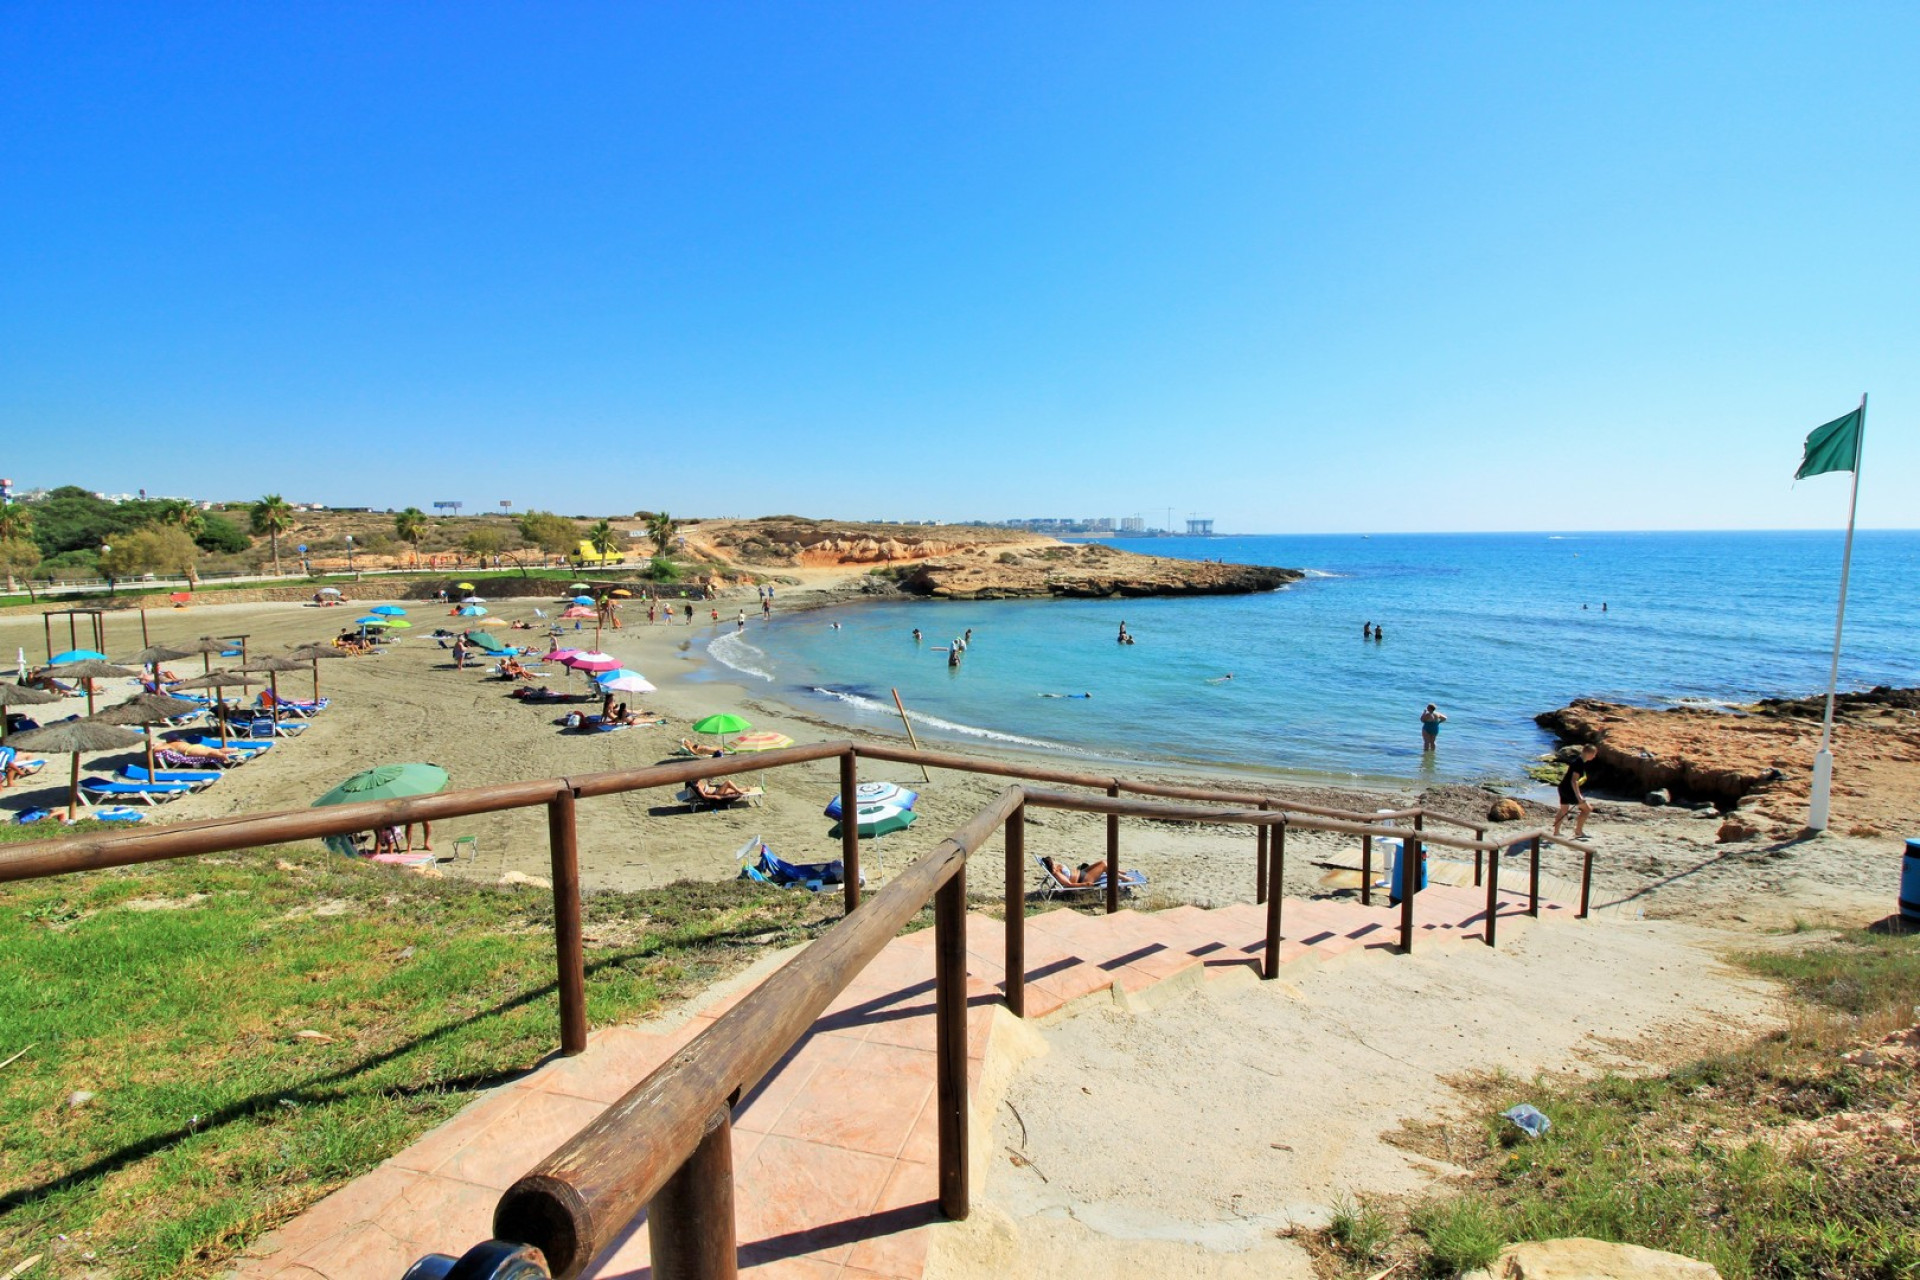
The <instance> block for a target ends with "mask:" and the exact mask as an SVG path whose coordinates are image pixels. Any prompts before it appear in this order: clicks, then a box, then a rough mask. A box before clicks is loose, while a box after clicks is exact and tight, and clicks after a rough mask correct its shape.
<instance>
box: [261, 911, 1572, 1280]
mask: <svg viewBox="0 0 1920 1280" xmlns="http://www.w3.org/2000/svg"><path fill="white" fill-rule="evenodd" d="M1506 879H1507V877H1503V881H1504V880H1506ZM1555 888H1556V889H1557V888H1559V886H1557V885H1556V886H1555ZM1415 901H1416V907H1417V910H1416V913H1415V917H1416V921H1417V936H1416V938H1415V940H1414V949H1415V951H1416V953H1426V952H1434V951H1444V950H1446V949H1447V948H1449V947H1450V946H1459V945H1474V946H1479V945H1483V943H1484V938H1485V934H1484V929H1485V927H1486V920H1485V911H1486V895H1485V891H1484V890H1481V889H1474V888H1471V887H1453V886H1449V885H1444V884H1432V885H1429V886H1428V887H1427V888H1426V889H1424V890H1422V891H1421V892H1420V893H1419V895H1418V896H1417V898H1416V900H1415ZM1540 910H1541V916H1542V917H1543V918H1547V919H1553V918H1560V919H1570V918H1571V917H1572V916H1573V914H1574V912H1573V908H1572V907H1570V906H1568V905H1566V904H1565V903H1563V902H1560V901H1553V902H1549V901H1546V900H1545V899H1543V900H1542V902H1541V904H1540ZM1498 913H1499V932H1500V934H1501V936H1506V934H1507V931H1508V930H1509V929H1510V928H1512V927H1514V926H1517V925H1520V924H1522V923H1523V922H1524V923H1531V922H1530V921H1526V898H1525V896H1524V895H1523V894H1519V893H1513V892H1507V891H1504V890H1503V892H1502V894H1501V897H1500V900H1499V906H1498ZM1283 931H1284V940H1283V942H1282V944H1281V952H1280V955H1281V961H1282V965H1283V970H1282V972H1283V975H1284V973H1285V971H1286V968H1287V967H1292V966H1299V965H1307V964H1333V963H1350V962H1354V961H1356V960H1357V961H1362V962H1364V961H1366V960H1367V958H1368V957H1374V958H1375V959H1374V961H1373V962H1375V963H1392V962H1393V961H1392V958H1391V955H1390V953H1391V952H1393V951H1396V950H1397V949H1398V947H1399V938H1400V932H1399V912H1398V910H1397V909H1396V908H1389V907H1387V906H1386V905H1385V902H1384V895H1382V899H1381V905H1378V906H1373V907H1362V906H1360V905H1359V904H1358V902H1356V901H1351V900H1339V899H1312V900H1304V901H1303V900H1300V899H1288V900H1287V901H1286V902H1285V903H1284V904H1283ZM1004 941H1005V938H1004V933H1003V932H1002V926H1001V924H1000V922H999V921H997V920H993V919H990V918H987V917H984V916H977V915H976V916H970V917H969V918H968V930H967V943H968V953H969V962H968V970H969V977H968V995H969V1003H970V1005H971V1011H970V1016H969V1026H968V1047H969V1054H970V1058H969V1064H968V1065H969V1081H970V1087H971V1089H972V1096H973V1102H974V1109H975V1123H974V1134H975V1139H976V1146H977V1147H978V1145H979V1142H980V1139H981V1138H982V1137H983V1135H985V1134H990V1132H991V1129H992V1113H993V1108H994V1107H995V1106H996V1105H997V1103H998V1098H999V1096H1000V1093H1001V1091H1002V1090H1004V1087H1005V1084H1006V1082H1007V1079H1008V1078H1009V1077H1010V1076H1011V1074H1012V1072H1013V1070H1014V1068H1015V1066H1016V1065H1017V1062H1018V1060H1019V1054H1018V1053H1017V1052H1012V1051H1009V1049H1008V1046H1009V1045H1010V1044H1011V1043H1012V1042H1013V1041H1014V1040H1016V1039H1017V1038H1018V1037H1019V1036H1021V1035H1030V1034H1031V1033H1030V1032H1028V1031H1026V1030H1025V1029H1024V1028H1023V1027H1022V1026H1021V1024H1019V1023H1018V1021H1017V1020H1016V1019H1014V1018H1012V1016H1011V1015H1010V1014H1008V1013H1007V1012H1006V1010H1005V1008H1004V1006H1003V1004H1002V1003H1001V1000H1002V997H1003V994H1004V979H1005V971H1004V969H1003V967H1002V963H1003V959H1004V956H1005V951H1004ZM932 946H933V932H932V930H930V929H929V930H925V931H922V932H919V933H913V934H908V935H905V936H903V937H900V938H896V939H895V940H894V941H893V942H892V943H890V944H889V945H888V946H887V947H886V949H885V950H884V951H882V952H881V953H880V955H879V956H878V957H877V958H876V959H875V961H874V962H873V964H871V965H869V966H868V967H867V969H866V970H865V971H864V972H863V973H862V974H861V975H860V977H859V979H858V980H857V981H856V982H855V983H854V985H853V986H851V987H850V988H848V990H847V991H846V992H844V993H842V995H841V997H840V998H839V999H838V1000H836V1001H835V1002H834V1004H833V1005H832V1006H831V1007H829V1008H828V1009H827V1011H826V1012H825V1013H824V1014H823V1015H822V1016H821V1018H820V1019H819V1020H818V1021H817V1022H816V1023H815V1024H814V1026H813V1028H812V1030H811V1031H810V1032H809V1034H808V1035H807V1036H806V1037H805V1038H803V1039H802V1040H801V1041H800V1043H798V1044H797V1045H795V1046H794V1048H793V1050H792V1052H790V1053H789V1054H788V1055H787V1057H786V1058H785V1059H784V1060H783V1061H782V1063H781V1064H780V1066H779V1067H777V1068H776V1069H775V1070H774V1071H773V1072H772V1073H771V1074H770V1075H769V1076H768V1077H767V1079H766V1080H765V1081H763V1082H762V1083H761V1085H760V1087H759V1088H758V1089H757V1090H756V1091H755V1092H754V1094H753V1095H752V1096H751V1097H749V1098H748V1099H746V1101H745V1102H744V1103H743V1104H742V1106H741V1107H740V1108H739V1109H738V1111H737V1113H736V1117H735V1128H734V1174H735V1178H734V1180H735V1187H736V1192H735V1195H736V1207H737V1213H738V1239H739V1241H740V1262H741V1270H742V1272H743V1273H745V1274H750V1275H752V1276H754V1277H756V1280H774V1278H787V1277H794V1278H798V1280H810V1278H813V1277H833V1276H840V1277H847V1278H848V1280H859V1278H862V1277H867V1278H880V1277H894V1278H896V1280H918V1278H919V1276H920V1275H921V1273H922V1271H923V1269H924V1266H925V1262H926V1256H927V1246H928V1243H929V1240H930V1238H931V1235H932V1232H933V1230H934V1226H935V1224H936V1223H937V1222H938V1220H939V1213H938V1208H937V1205H936V1203H935V1199H936V1190H937V1176H936V1171H935V1160H936V1158H937V1138H936V1132H935V1120H934V1114H933V1087H934V1050H933V1045H934V1038H933V1037H934V1021H933V958H932ZM1265 946H1266V909H1265V908H1264V907H1261V906H1255V905H1253V904H1240V905H1235V906H1229V907H1222V908H1217V909H1212V910H1207V909H1202V908H1199V907H1191V906H1183V907H1176V908H1174V909H1172V910H1168V911H1159V912H1152V913H1142V912H1137V911H1131V910H1126V911H1121V912H1119V913H1118V914H1116V915H1111V916H1107V915H1090V914H1083V913H1082V912H1079V911H1071V910H1050V911H1044V912H1043V913H1042V914H1039V915H1034V916H1030V917H1029V918H1028V920H1027V1013H1028V1017H1029V1019H1030V1020H1038V1019H1044V1018H1047V1017H1049V1016H1053V1015H1058V1014H1059V1013H1060V1012H1061V1011H1062V1010H1063V1009H1065V1008H1066V1007H1067V1006H1068V1005H1070V1004H1072V1003H1073V1002H1075V1001H1076V1000H1082V999H1086V998H1089V997H1099V998H1106V999H1114V998H1120V999H1126V1000H1130V1001H1131V1000H1139V999H1149V1000H1150V999H1151V995H1152V992H1153V989H1155V988H1160V989H1161V990H1162V991H1166V992H1170V991H1173V990H1177V989H1179V987H1180V986H1182V985H1184V984H1187V983H1192V982H1198V981H1204V980H1206V979H1207V978H1208V977H1209V976H1212V975H1217V974H1221V973H1224V972H1226V971H1228V970H1232V969H1241V970H1248V969H1252V970H1255V971H1257V967H1258V965H1259V963H1260V959H1261V957H1262V955H1263V954H1264V951H1265ZM786 958H789V957H788V956H782V957H778V958H776V963H770V964H763V965H760V966H757V967H756V969H755V970H753V971H750V972H749V973H748V974H747V975H746V976H745V977H744V979H742V980H740V981H737V982H735V983H734V984H732V985H731V989H728V990H724V991H722V992H720V993H718V994H716V995H715V996H714V997H713V998H711V999H710V1000H709V1001H708V1002H707V1004H706V1005H705V1006H704V1007H702V1008H700V1009H698V1010H697V1011H695V1012H694V1013H692V1015H691V1016H683V1017H681V1018H680V1019H678V1020H676V1021H672V1022H662V1023H656V1024H650V1025H648V1026H645V1027H609V1028H605V1029H602V1030H600V1031H597V1032H595V1033H594V1035H593V1036H592V1038H591V1041H590V1043H589V1047H588V1049H587V1051H586V1052H585V1053H584V1054H581V1055H579V1056H578V1057H574V1058H567V1059H555V1060H552V1061H550V1062H548V1063H547V1064H545V1065H544V1066H542V1067H541V1068H539V1069H538V1070H536V1071H534V1072H532V1073H530V1074H529V1075H527V1076H525V1077H524V1078H522V1079H520V1080H518V1081H515V1082H514V1083H512V1084H509V1085H506V1086H503V1087H502V1088H499V1089H496V1090H493V1091H492V1092H490V1093H488V1094H487V1095H485V1096H484V1097H482V1098H480V1099H478V1100H476V1101H475V1102H474V1103H473V1104H472V1105H471V1106H469V1107H468V1108H467V1109H466V1110H464V1111H462V1112H461V1113H460V1115H458V1116H457V1117H455V1118H454V1119H453V1120H451V1121H449V1122H448V1123H447V1124H445V1125H443V1126H441V1127H440V1128H439V1129H437V1130H435V1131H433V1132H432V1133H429V1134H427V1135H426V1136H425V1137H423V1138H421V1139H420V1140H419V1141H418V1142H416V1143H414V1144H413V1145H412V1146H411V1147H408V1148H407V1149H406V1150H404V1151H402V1152H400V1153H399V1154H397V1155H395V1156H394V1157H392V1158H391V1159H389V1160H388V1161H387V1162H386V1163H384V1164H382V1165H381V1166H380V1167H379V1168H377V1169H375V1170H373V1171H372V1172H370V1173H368V1174H366V1175H364V1176H362V1177H360V1178H358V1179H356V1180H355V1181H353V1182H352V1183H350V1184H348V1185H347V1186H345V1187H343V1188H341V1189H340V1190H338V1191H336V1192H334V1193H333V1194H332V1195H330V1196H328V1197H327V1198H326V1199H324V1200H322V1201H320V1202H319V1203H318V1204H317V1205H315V1206H314V1207H313V1208H312V1209H310V1210H309V1211H308V1212H307V1213H305V1214H304V1215H302V1216H301V1217H299V1218H296V1219H295V1220H293V1221H292V1222H290V1223H288V1224H286V1225H285V1226H284V1227H282V1228H281V1229H280V1230H278V1231H276V1232H274V1233H273V1234H272V1235H270V1236H268V1237H266V1238H264V1239H262V1240H261V1241H260V1242H258V1243H257V1244H256V1246H255V1247H254V1248H253V1249H252V1250H251V1251H250V1252H249V1254H248V1255H247V1256H246V1257H245V1258H243V1259H242V1260H241V1261H240V1262H239V1263H238V1264H237V1265H236V1266H235V1267H234V1268H233V1269H232V1271H231V1272H230V1273H229V1274H231V1275H235V1276H240V1277H247V1278H249V1280H253V1278H261V1280H264V1278H266V1277H301V1278H303V1280H313V1278H314V1277H327V1278H328V1280H397V1278H398V1277H399V1276H400V1275H401V1274H402V1273H403V1272H404V1271H405V1269H406V1268H407V1266H408V1265H410V1264H411V1263H412V1262H413V1261H414V1260H415V1259H416V1258H418V1257H420V1256H421V1255H422V1254H425V1253H434V1252H439V1253H450V1254H454V1255H458V1254H460V1253H462V1252H463V1251H465V1250H466V1249H467V1248H468V1247H469V1246H471V1245H473V1244H475V1243H477V1242H479V1241H481V1240H484V1239H486V1238H487V1237H488V1236H489V1235H490V1234H491V1228H490V1224H491V1221H492V1214H493V1205H494V1202H495V1201H496V1200H497V1199H498V1198H499V1194H500V1192H501V1191H502V1190H504V1189H505V1188H506V1187H507V1186H508V1185H510V1184H511V1183H512V1182H513V1181H514V1180H515V1179H516V1178H518V1177H519V1176H520V1174H521V1173H523V1172H525V1170H526V1169H527V1168H529V1167H530V1166H531V1165H533V1164H534V1163H535V1162H537V1161H538V1160H539V1159H540V1158H541V1157H542V1156H544V1155H545V1154H546V1153H547V1152H548V1151H550V1150H552V1149H553V1148H554V1147H556V1146H558V1145H559V1144H560V1143H561V1142H562V1141H564V1140H565V1139H567V1138H568V1137H570V1136H571V1135H572V1134H573V1133H574V1132H575V1131H576V1130H578V1129H579V1128H580V1127H581V1126H583V1125H585V1124H586V1123H587V1122H588V1121H589V1120H591V1119H593V1118H594V1117H595V1116H597V1115H598V1114H599V1113H600V1112H601V1111H602V1110H603V1109H605V1107H606V1106H607V1105H609V1104H610V1103H612V1102H613V1101H614V1100H616V1099H617V1098H619V1097H620V1096H621V1095H622V1094H624V1093H625V1092H626V1091H627V1090H628V1089H630V1088H631V1087H632V1086H633V1085H635V1084H636V1083H638V1082H639V1081H640V1080H641V1079H643V1078H644V1077H645V1076H646V1075H647V1074H648V1073H649V1072H650V1071H652V1070H653V1069H654V1068H655V1067H657V1066H658V1065H659V1064H660V1063H662V1062H664V1061H666V1060H667V1058H668V1057H670V1056H671V1055H672V1054H673V1053H674V1052H676V1051H677V1050H678V1049H679V1048H680V1047H681V1046H683V1045H684V1044H686V1043H687V1042H688V1041H689V1040H691V1039H692V1038H693V1037H694V1036H695V1035H698V1034H699V1033H700V1032H701V1031H703V1030H705V1029H706V1028H707V1027H708V1026H710V1025H712V1023H713V1021H714V1019H716V1018H718V1017H719V1016H720V1015H721V1014H723V1013H724V1012H726V1010H727V1009H729V1008H731V1007H732V1006H733V1005H734V1004H735V1003H737V1002H738V1001H739V999H740V998H741V997H742V996H744V995H745V994H746V993H747V992H748V991H750V990H752V989H753V988H754V987H755V986H756V985H757V984H758V982H759V981H761V980H763V979H764V978H765V976H766V974H767V973H770V972H772V971H773V969H775V968H777V967H778V962H784V960H785V959H786ZM981 1167H982V1162H981V1161H980V1160H979V1159H978V1158H976V1160H975V1168H976V1169H978V1168H981ZM646 1236H647V1233H646V1226H645V1223H644V1222H641V1223H639V1224H636V1226H635V1227H634V1228H633V1230H632V1231H631V1232H630V1233H629V1234H628V1236H627V1237H626V1238H625V1239H623V1240H621V1241H618V1242H617V1243H616V1244H615V1245H614V1246H613V1247H611V1248H610V1249H608V1250H607V1251H606V1252H605V1253H604V1254H602V1256H601V1257H600V1258H598V1259H596V1261H595V1263H594V1264H593V1266H592V1267H591V1268H590V1269H589V1271H588V1273H587V1274H589V1275H592V1276H599V1277H642V1276H649V1275H651V1268H650V1267H649V1266H648V1262H647V1259H648V1251H647V1238H646Z"/></svg>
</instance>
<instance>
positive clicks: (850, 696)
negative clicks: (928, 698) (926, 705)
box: [811, 685, 1072, 751]
mask: <svg viewBox="0 0 1920 1280" xmlns="http://www.w3.org/2000/svg"><path fill="white" fill-rule="evenodd" d="M811 691H812V692H814V693H817V694H819V695H820V696H821V697H823V698H832V699H834V700H835V701H838V702H844V703H846V704H847V705H848V706H850V707H858V708H859V709H860V710H862V711H871V712H874V713H875V714H878V715H884V716H896V715H899V714H900V713H899V711H898V710H897V709H895V708H893V707H890V706H888V705H887V704H886V703H884V702H881V701H879V700H878V699H875V698H867V697H863V696H861V695H860V694H857V693H849V692H847V691H846V690H845V689H829V688H826V687H825V686H824V685H814V686H813V687H812V690H811ZM907 719H909V720H912V721H914V722H915V723H917V724H923V725H926V726H927V727H928V728H930V729H944V730H946V731H947V732H948V733H959V734H965V735H966V736H967V737H969V738H986V739H989V740H991V741H993V742H1010V743H1013V744H1014V745H1015V746H1021V747H1046V748H1048V749H1049V750H1053V751H1068V750H1072V748H1069V747H1066V746H1064V745H1062V744H1061V743H1058V742H1048V741H1047V740H1046V739H1044V738H1027V737H1022V736H1021V735H1020V734H1017V733H1001V732H1000V731H999V730H997V729H982V728H981V727H980V726H979V725H974V724H961V723H959V722H958V721H955V720H942V719H941V718H940V717H939V716H930V715H928V714H927V713H926V712H924V711H909V712H907Z"/></svg>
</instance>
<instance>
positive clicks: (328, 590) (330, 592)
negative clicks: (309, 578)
mask: <svg viewBox="0 0 1920 1280" xmlns="http://www.w3.org/2000/svg"><path fill="white" fill-rule="evenodd" d="M318 594H320V595H323V596H337V595H339V594H340V588H338V587H322V588H320V590H319V592H318Z"/></svg>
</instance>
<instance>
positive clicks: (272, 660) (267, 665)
mask: <svg viewBox="0 0 1920 1280" xmlns="http://www.w3.org/2000/svg"><path fill="white" fill-rule="evenodd" d="M306 665H307V664H306V663H304V662H302V661H300V660H299V659H298V658H281V657H277V656H275V655H273V654H268V655H266V656H265V657H262V658H255V659H254V660H253V661H252V662H246V663H242V664H241V665H240V667H239V670H241V671H264V672H266V675H267V691H268V692H269V693H271V694H272V695H273V723H274V724H275V726H278V725H279V723H280V681H279V678H278V677H279V675H280V673H281V672H282V671H299V670H301V669H303V668H304V667H305V666H306Z"/></svg>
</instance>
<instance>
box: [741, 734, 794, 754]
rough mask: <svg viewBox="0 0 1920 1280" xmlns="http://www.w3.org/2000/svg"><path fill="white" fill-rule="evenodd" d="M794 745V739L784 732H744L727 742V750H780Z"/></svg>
mask: <svg viewBox="0 0 1920 1280" xmlns="http://www.w3.org/2000/svg"><path fill="white" fill-rule="evenodd" d="M792 745H793V739H792V738H789V737H788V736H787V735H786V734H784V733H769V732H761V733H743V734H741V735H740V736H739V737H737V738H735V739H734V740H733V741H732V742H729V743H728V744H727V750H729V751H734V752H740V751H778V750H780V748H782V747H790V746H792Z"/></svg>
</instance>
